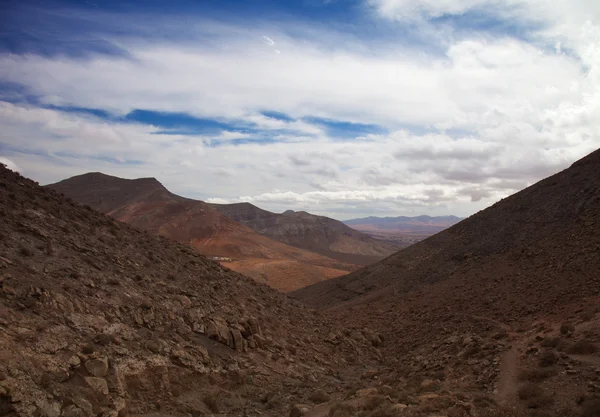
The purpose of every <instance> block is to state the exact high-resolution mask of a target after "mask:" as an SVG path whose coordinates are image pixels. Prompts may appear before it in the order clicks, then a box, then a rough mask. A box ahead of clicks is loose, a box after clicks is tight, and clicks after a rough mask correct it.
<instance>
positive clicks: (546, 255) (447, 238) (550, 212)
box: [293, 150, 600, 416]
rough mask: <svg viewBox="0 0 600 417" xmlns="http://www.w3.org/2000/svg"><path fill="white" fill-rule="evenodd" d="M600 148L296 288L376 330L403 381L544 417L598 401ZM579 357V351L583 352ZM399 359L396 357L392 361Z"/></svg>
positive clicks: (590, 407)
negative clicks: (435, 383)
mask: <svg viewBox="0 0 600 417" xmlns="http://www.w3.org/2000/svg"><path fill="white" fill-rule="evenodd" d="M599 271H600V150H599V151H596V152H594V153H592V154H590V155H588V156H587V157H586V158H583V159H582V160H580V161H578V162H576V163H574V164H573V165H572V166H571V167H570V168H569V169H567V170H565V171H563V172H560V173H558V174H556V175H554V176H552V177H549V178H547V179H545V180H543V181H540V182H539V183H537V184H535V185H533V186H531V187H529V188H527V189H525V190H523V191H521V192H519V193H517V194H515V195H513V196H510V197H508V198H506V199H503V200H502V201H500V202H498V203H496V204H494V205H493V206H491V207H490V208H488V209H486V210H484V211H481V212H479V213H477V214H475V215H474V216H472V217H470V218H468V219H466V220H464V221H462V222H460V223H459V224H457V225H455V226H453V227H451V228H449V229H447V230H445V231H443V232H441V233H439V234H437V235H435V236H432V237H430V238H428V239H426V240H424V241H422V242H420V243H417V244H415V245H413V246H410V247H408V248H406V249H403V250H402V251H400V252H398V253H397V254H395V255H393V256H391V257H389V258H387V259H385V260H384V261H382V262H380V263H377V264H375V265H371V266H368V267H366V268H363V269H361V270H359V271H357V272H354V273H352V274H350V275H348V276H344V277H341V278H335V279H332V280H329V281H326V282H323V283H320V284H316V285H313V286H310V287H307V288H304V289H301V290H299V291H297V292H295V293H294V294H293V295H294V296H295V297H297V298H298V299H300V300H302V301H304V302H305V303H307V304H310V305H313V306H315V307H319V308H322V309H326V310H327V312H328V314H329V315H330V316H331V317H335V318H337V319H340V320H342V321H345V322H352V323H356V324H358V325H360V326H365V327H368V328H372V329H374V330H376V331H377V332H379V333H381V334H382V335H383V337H384V338H385V348H384V355H385V357H387V358H396V359H395V360H396V365H395V366H394V367H395V369H396V370H397V375H398V377H399V378H400V377H408V378H412V377H418V378H422V377H423V376H427V375H430V376H433V375H434V374H436V373H437V374H438V375H439V378H438V379H439V380H440V381H441V382H440V384H441V386H442V387H444V388H447V389H452V390H458V391H462V392H469V391H480V392H481V393H482V394H484V395H486V399H481V402H482V403H483V402H487V403H490V404H491V403H494V404H501V405H502V404H504V405H507V406H510V407H511V408H514V409H515V410H516V411H515V412H523V413H527V414H526V415H530V414H531V415H539V416H547V415H548V416H576V415H583V416H596V415H599V414H598V413H599V412H600V406H599V404H600V403H599V402H598V398H599V397H600V366H599V365H600V362H599V361H598V359H600V356H598V347H599V346H600V320H599V316H598V313H599V311H600V308H599V307H598V306H600V272H599ZM582 352H585V353H583V354H582V356H578V355H579V354H581V353H582ZM392 361H393V359H392Z"/></svg>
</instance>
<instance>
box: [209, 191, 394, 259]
mask: <svg viewBox="0 0 600 417" xmlns="http://www.w3.org/2000/svg"><path fill="white" fill-rule="evenodd" d="M212 206H213V207H214V208H215V209H217V210H218V211H219V212H221V213H223V214H224V215H225V216H227V217H229V218H230V219H232V220H235V221H236V222H239V223H242V224H244V225H246V226H248V227H250V228H251V229H253V230H255V231H256V232H258V233H260V234H263V235H265V236H268V237H270V238H271V239H275V240H277V241H279V242H282V243H285V244H286V245H291V246H295V247H297V248H301V249H305V250H309V251H311V252H316V253H319V254H321V255H323V256H327V257H329V258H333V259H337V260H339V261H341V262H347V263H352V264H358V265H367V264H370V263H373V262H376V261H379V260H381V259H383V258H385V257H386V256H388V255H390V254H392V253H394V252H395V251H396V250H398V246H396V245H394V244H393V243H389V242H383V241H380V240H377V239H374V238H372V237H370V236H368V235H366V234H364V233H361V232H359V231H357V230H354V229H352V228H350V227H348V226H346V225H345V224H344V223H342V222H340V221H338V220H334V219H330V218H328V217H324V216H316V215H313V214H309V213H307V212H305V211H292V210H288V211H286V212H284V213H281V214H277V213H272V212H270V211H266V210H262V209H260V208H258V207H256V206H254V205H252V204H250V203H237V204H213V205H212Z"/></svg>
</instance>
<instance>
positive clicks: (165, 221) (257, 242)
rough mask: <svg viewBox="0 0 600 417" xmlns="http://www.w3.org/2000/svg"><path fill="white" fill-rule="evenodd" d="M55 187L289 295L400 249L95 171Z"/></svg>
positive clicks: (311, 220)
mask: <svg viewBox="0 0 600 417" xmlns="http://www.w3.org/2000/svg"><path fill="white" fill-rule="evenodd" d="M48 187H50V188H53V189H54V190H56V191H58V192H61V193H63V194H65V195H66V196H68V197H70V198H72V199H73V200H75V201H76V202H78V203H81V204H86V205H89V206H90V207H92V208H94V209H96V210H98V211H101V212H103V213H105V214H108V215H110V216H112V217H114V218H116V219H118V220H120V221H123V222H125V223H129V224H131V225H133V226H135V227H137V228H139V229H143V230H147V231H149V232H151V233H155V234H160V235H163V236H166V237H169V238H171V239H173V240H176V241H179V242H182V243H185V244H189V245H191V246H193V247H194V248H196V249H197V250H198V251H199V252H200V253H202V254H204V255H207V256H209V257H212V258H213V259H215V260H218V261H219V262H221V263H223V264H224V265H226V266H227V267H229V268H231V269H233V270H235V271H238V272H241V273H243V274H245V275H248V276H250V277H253V278H255V279H256V280H258V281H262V282H266V283H268V284H269V285H271V286H273V287H275V288H278V289H280V290H283V291H289V290H293V289H297V288H300V287H303V286H306V285H310V284H313V283H315V282H319V281H322V280H324V279H329V278H332V277H337V276H340V275H345V274H347V273H348V272H351V271H354V270H355V269H357V268H358V267H359V266H361V265H366V264H368V263H372V262H376V261H378V260H381V259H383V258H385V257H386V256H388V255H391V254H392V253H394V252H396V251H397V249H398V246H397V245H394V244H389V243H387V242H382V241H379V240H377V239H374V238H372V237H370V236H368V235H366V234H363V233H361V232H358V231H355V230H353V229H351V228H350V227H348V226H346V225H344V224H343V223H341V222H339V221H337V220H333V219H329V218H326V217H322V216H314V215H311V214H308V213H306V212H298V213H294V212H291V211H288V212H286V213H284V214H275V213H271V212H268V211H265V210H262V209H260V208H258V207H255V206H253V205H251V204H249V203H241V204H231V205H222V206H221V205H211V204H207V203H205V202H203V201H198V200H193V199H188V198H184V197H181V196H178V195H176V194H173V193H171V192H170V191H169V190H167V189H166V188H165V187H164V186H163V185H162V184H161V183H160V182H158V181H157V180H156V179H155V178H139V179H134V180H130V179H123V178H118V177H113V176H109V175H105V174H102V173H88V174H83V175H79V176H75V177H72V178H69V179H66V180H64V181H61V182H58V183H56V184H51V185H49V186H48Z"/></svg>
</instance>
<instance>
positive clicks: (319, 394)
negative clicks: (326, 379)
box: [308, 390, 330, 404]
mask: <svg viewBox="0 0 600 417" xmlns="http://www.w3.org/2000/svg"><path fill="white" fill-rule="evenodd" d="M308 399H309V400H310V401H312V402H313V403H315V404H322V403H326V402H327V401H329V400H330V397H329V395H328V394H327V393H326V392H325V391H321V390H319V391H315V392H313V393H312V394H311V395H310V397H308Z"/></svg>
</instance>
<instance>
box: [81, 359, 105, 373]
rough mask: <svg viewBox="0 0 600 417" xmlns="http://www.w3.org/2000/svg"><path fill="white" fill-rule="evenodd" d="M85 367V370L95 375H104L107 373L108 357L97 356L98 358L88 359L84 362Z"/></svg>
mask: <svg viewBox="0 0 600 417" xmlns="http://www.w3.org/2000/svg"><path fill="white" fill-rule="evenodd" d="M85 369H87V371H88V372H89V373H90V374H92V375H94V376H97V377H103V376H106V374H107V373H108V359H107V358H98V359H90V360H89V361H86V363H85Z"/></svg>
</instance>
